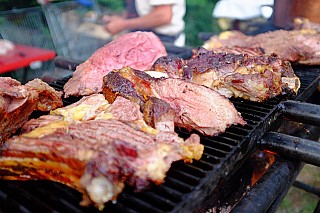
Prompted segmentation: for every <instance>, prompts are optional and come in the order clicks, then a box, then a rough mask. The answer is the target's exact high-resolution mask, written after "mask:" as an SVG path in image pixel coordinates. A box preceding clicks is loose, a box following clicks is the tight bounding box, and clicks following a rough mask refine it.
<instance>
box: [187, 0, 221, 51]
mask: <svg viewBox="0 0 320 213" xmlns="http://www.w3.org/2000/svg"><path fill="white" fill-rule="evenodd" d="M186 1H187V12H186V16H185V23H186V27H185V33H186V45H187V46H191V47H198V46H200V45H201V44H202V43H203V41H201V40H200V39H198V33H199V32H212V33H217V32H218V31H219V28H218V25H217V24H216V20H215V19H213V18H212V11H213V8H214V5H215V3H216V2H217V1H216V0H215V1H212V0H186Z"/></svg>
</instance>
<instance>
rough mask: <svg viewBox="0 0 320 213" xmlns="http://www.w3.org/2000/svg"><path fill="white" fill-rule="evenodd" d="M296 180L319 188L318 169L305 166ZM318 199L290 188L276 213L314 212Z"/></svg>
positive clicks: (319, 173) (319, 170) (319, 175)
mask: <svg viewBox="0 0 320 213" xmlns="http://www.w3.org/2000/svg"><path fill="white" fill-rule="evenodd" d="M297 180H299V181H301V182H303V183H306V184H308V185H311V186H314V187H317V188H320V168H319V167H316V166H312V165H309V164H306V165H305V166H304V167H303V169H302V171H301V173H300V174H299V176H298V177H297ZM318 201H319V197H317V196H316V195H313V194H310V193H308V192H305V191H304V190H301V189H298V188H296V187H291V188H290V190H289V192H288V194H287V195H286V197H285V198H284V199H283V201H282V202H281V204H280V206H279V208H278V210H277V211H276V213H309V212H310V213H311V212H314V210H315V208H316V206H317V203H318Z"/></svg>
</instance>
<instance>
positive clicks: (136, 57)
mask: <svg viewBox="0 0 320 213" xmlns="http://www.w3.org/2000/svg"><path fill="white" fill-rule="evenodd" d="M165 55H167V52H166V49H165V47H164V46H163V44H162V42H161V41H160V39H159V38H158V37H157V36H156V35H155V34H154V33H152V32H133V33H127V34H125V35H123V36H120V37H118V38H116V39H115V40H113V41H112V42H110V43H108V44H106V45H105V46H103V47H101V48H100V49H98V50H97V51H96V52H95V53H94V54H92V56H91V57H90V58H89V59H88V60H86V61H85V62H84V63H82V64H80V65H79V66H78V67H77V68H76V71H75V72H74V73H73V76H72V78H71V79H69V81H68V82H67V83H66V84H65V86H64V92H65V97H68V96H71V95H72V96H83V95H90V94H93V93H98V92H100V91H101V88H102V77H103V76H105V75H106V74H107V73H109V72H110V71H112V70H113V69H121V68H122V67H125V66H130V67H132V68H134V69H139V70H148V69H150V68H151V66H152V65H153V63H154V62H155V60H157V59H158V58H159V57H161V56H165Z"/></svg>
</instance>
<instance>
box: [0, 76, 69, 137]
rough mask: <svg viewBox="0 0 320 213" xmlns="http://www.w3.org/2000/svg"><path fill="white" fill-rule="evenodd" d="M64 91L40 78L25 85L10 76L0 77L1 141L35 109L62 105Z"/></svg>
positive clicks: (14, 130)
mask: <svg viewBox="0 0 320 213" xmlns="http://www.w3.org/2000/svg"><path fill="white" fill-rule="evenodd" d="M61 95H62V93H59V92H57V91H55V90H54V89H53V88H51V87H50V86H49V85H48V84H47V83H45V82H43V81H41V80H40V79H34V80H32V81H30V82H28V83H27V84H25V85H21V83H20V82H18V81H17V80H14V79H12V78H9V77H1V78H0V116H1V118H0V123H1V125H0V143H3V142H4V141H5V140H6V139H8V138H9V137H10V136H11V135H12V134H13V133H15V132H16V131H17V130H18V129H19V128H20V127H21V126H22V125H23V124H24V123H25V122H27V120H28V118H29V116H30V115H31V113H32V112H33V111H35V110H41V111H50V110H51V109H55V108H57V107H60V106H62V104H63V103H62V100H61Z"/></svg>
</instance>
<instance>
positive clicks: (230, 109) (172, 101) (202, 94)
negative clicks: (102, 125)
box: [102, 68, 245, 135]
mask: <svg viewBox="0 0 320 213" xmlns="http://www.w3.org/2000/svg"><path fill="white" fill-rule="evenodd" d="M115 79H117V80H115ZM102 92H103V94H104V95H105V97H106V99H107V100H109V101H111V102H112V101H113V100H114V99H115V97H117V96H122V97H125V98H127V99H130V100H132V101H134V102H136V103H138V104H139V105H140V106H143V105H144V104H145V103H146V102H147V101H148V100H149V99H150V97H156V98H158V99H161V100H162V101H165V102H167V103H168V104H169V105H170V106H171V107H172V108H173V109H174V111H175V118H174V123H175V125H176V126H179V127H183V128H186V129H189V130H192V129H194V130H197V131H199V132H201V133H203V134H205V135H217V134H219V133H221V132H224V131H225V129H226V128H227V127H229V126H231V125H232V124H242V125H244V124H245V121H244V120H243V119H242V117H241V115H240V113H239V112H237V110H236V109H235V108H234V106H233V104H232V103H231V102H230V101H229V100H228V99H226V98H225V97H223V96H222V95H220V94H219V93H217V92H215V91H213V90H212V89H210V88H207V87H205V86H202V85H198V84H194V83H192V82H188V81H185V80H183V79H178V78H160V79H156V78H152V77H150V76H149V75H147V74H146V73H144V72H141V71H138V70H133V69H131V68H124V69H121V70H117V71H112V72H110V73H109V74H108V75H106V76H105V77H104V87H103V90H102ZM142 108H143V107H142Z"/></svg>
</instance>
